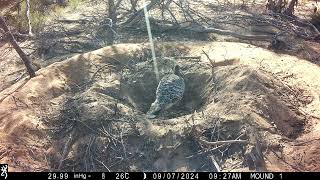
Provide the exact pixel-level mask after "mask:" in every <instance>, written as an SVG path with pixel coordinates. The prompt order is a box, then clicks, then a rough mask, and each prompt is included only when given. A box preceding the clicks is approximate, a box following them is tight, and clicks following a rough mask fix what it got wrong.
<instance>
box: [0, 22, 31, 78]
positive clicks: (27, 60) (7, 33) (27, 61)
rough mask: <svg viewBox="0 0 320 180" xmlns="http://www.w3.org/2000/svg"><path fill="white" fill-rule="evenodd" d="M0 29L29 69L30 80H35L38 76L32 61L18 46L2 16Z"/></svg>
mask: <svg viewBox="0 0 320 180" xmlns="http://www.w3.org/2000/svg"><path fill="white" fill-rule="evenodd" d="M0 28H2V29H3V31H4V33H5V36H6V38H7V39H8V40H9V42H10V43H11V45H12V46H13V48H14V49H15V50H16V52H17V53H18V54H19V56H20V58H21V59H22V61H23V63H24V65H25V66H26V68H27V71H28V73H29V76H30V78H33V77H35V76H36V73H35V71H34V70H33V68H32V65H31V60H30V58H29V57H28V56H27V55H26V54H25V53H24V52H23V51H22V49H21V48H20V46H19V45H18V43H17V41H16V39H15V38H14V36H13V35H12V33H11V32H10V30H9V28H8V26H7V24H6V21H5V20H4V18H3V17H2V16H0Z"/></svg>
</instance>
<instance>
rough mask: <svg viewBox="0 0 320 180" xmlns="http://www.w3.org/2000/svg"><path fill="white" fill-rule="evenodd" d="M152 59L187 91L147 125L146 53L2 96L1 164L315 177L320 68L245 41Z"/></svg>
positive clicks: (73, 65)
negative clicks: (175, 72)
mask: <svg viewBox="0 0 320 180" xmlns="http://www.w3.org/2000/svg"><path fill="white" fill-rule="evenodd" d="M230 49H232V50H233V51H232V52H230ZM202 50H204V51H206V52H207V53H208V55H209V57H210V58H211V59H212V60H214V61H215V62H216V66H215V67H214V68H213V69H212V68H211V67H210V66H209V64H210V63H209V62H208V59H207V58H206V56H204V55H203V54H202V53H201V52H202ZM157 51H158V52H159V54H160V56H161V57H170V58H171V59H173V60H174V62H175V63H177V64H178V65H179V66H181V69H182V71H183V74H184V78H185V82H186V92H185V95H184V98H183V100H182V101H181V102H180V103H179V104H178V105H176V106H174V107H173V108H172V109H170V110H169V111H167V112H166V113H164V114H163V115H161V116H160V117H158V118H156V119H154V120H148V119H147V118H146V117H145V114H144V112H145V111H146V108H148V106H149V105H150V104H151V102H152V101H153V100H154V99H153V98H154V96H155V88H156V84H155V83H154V82H155V75H153V74H152V73H153V72H152V71H146V69H144V70H143V71H142V70H141V69H139V68H134V67H136V65H137V64H138V63H148V58H150V52H149V50H148V46H147V45H137V44H119V45H116V46H112V47H106V48H102V49H99V50H96V51H93V52H90V53H86V54H83V55H77V56H75V57H73V58H70V59H68V60H65V61H63V62H59V63H54V64H52V65H51V66H48V67H47V68H43V69H41V70H39V71H38V72H37V77H35V78H33V79H31V80H27V79H23V80H20V81H19V82H18V83H16V84H14V85H13V86H11V87H10V88H7V89H6V90H4V91H2V92H1V93H0V103H1V104H0V114H1V116H0V128H1V134H0V135H1V143H0V147H1V148H0V150H1V152H0V160H1V162H8V163H9V164H10V165H11V167H10V168H11V169H12V170H16V171H22V170H27V171H40V170H45V171H46V170H59V169H63V170H70V171H72V170H75V171H109V170H110V171H141V170H144V171H216V170H218V169H220V170H239V171H248V170H281V171H283V170H285V171H293V170H294V171H299V170H319V166H318V164H315V163H314V162H313V161H316V158H317V157H316V156H314V157H313V156H312V155H314V154H317V151H318V150H317V149H319V148H318V147H319V145H318V144H317V142H318V141H317V140H313V141H310V142H305V141H306V140H311V139H316V138H317V137H318V136H319V135H320V134H319V133H317V132H318V131H319V128H318V125H317V123H316V121H317V120H318V119H317V117H319V114H320V111H319V92H320V83H319V82H320V71H319V67H318V66H316V65H313V64H311V63H308V62H306V61H304V60H301V59H297V58H295V57H292V56H287V55H276V54H274V53H272V52H269V51H266V50H264V49H261V48H257V47H252V46H250V45H247V44H240V43H218V42H217V43H209V44H205V43H203V44H202V43H193V44H173V43H170V44H167V43H163V44H158V45H157ZM187 56H189V58H186V57H187ZM190 56H193V58H190ZM195 57H196V58H195ZM261 57H263V58H264V59H261ZM142 69H143V68H142ZM127 71H130V72H131V77H133V78H136V77H135V76H134V75H137V77H139V79H140V80H139V81H135V82H134V81H131V80H128V75H126V74H125V72H127ZM143 72H146V73H147V75H146V74H144V73H143ZM148 73H150V74H149V75H148ZM129 74H130V73H129ZM139 74H140V75H141V76H140V75H139ZM138 75H139V76H138ZM129 79H130V78H129ZM303 151H304V152H306V154H305V155H299V153H300V152H303ZM292 154H293V155H294V156H293V155H292ZM295 157H300V159H299V160H297V159H294V158H295ZM297 161H299V162H300V164H297ZM294 164H295V165H294Z"/></svg>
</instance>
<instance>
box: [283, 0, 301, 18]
mask: <svg viewBox="0 0 320 180" xmlns="http://www.w3.org/2000/svg"><path fill="white" fill-rule="evenodd" d="M297 5H298V0H291V1H290V4H289V5H288V7H287V9H286V10H285V11H284V13H285V14H286V15H288V16H293V13H294V6H297Z"/></svg>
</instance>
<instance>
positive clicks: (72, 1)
mask: <svg viewBox="0 0 320 180" xmlns="http://www.w3.org/2000/svg"><path fill="white" fill-rule="evenodd" d="M80 2H81V0H69V6H70V7H71V8H72V9H76V8H77V7H78V6H79V4H80Z"/></svg>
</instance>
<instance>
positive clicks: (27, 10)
mask: <svg viewBox="0 0 320 180" xmlns="http://www.w3.org/2000/svg"><path fill="white" fill-rule="evenodd" d="M26 17H27V20H28V29H29V31H28V34H29V36H33V33H32V26H31V17H30V0H26Z"/></svg>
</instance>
